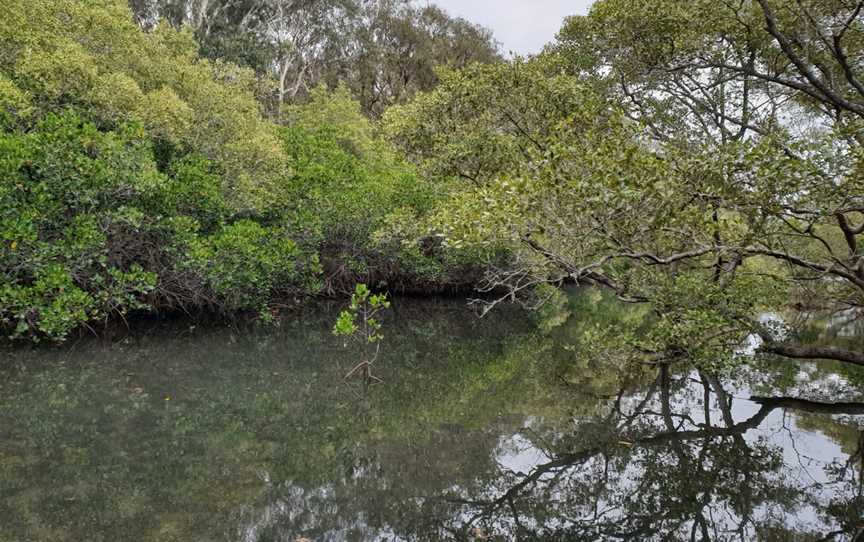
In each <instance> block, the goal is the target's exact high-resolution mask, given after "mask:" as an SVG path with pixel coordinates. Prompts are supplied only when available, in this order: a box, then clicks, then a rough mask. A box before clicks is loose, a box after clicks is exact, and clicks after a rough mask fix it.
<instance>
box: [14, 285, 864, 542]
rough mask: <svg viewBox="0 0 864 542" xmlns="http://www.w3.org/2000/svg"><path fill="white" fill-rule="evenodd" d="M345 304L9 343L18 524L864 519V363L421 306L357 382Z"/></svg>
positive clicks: (325, 530) (513, 527)
mask: <svg viewBox="0 0 864 542" xmlns="http://www.w3.org/2000/svg"><path fill="white" fill-rule="evenodd" d="M577 313H578V312H577ZM334 316H335V313H334V312H333V311H328V310H325V309H321V310H317V311H312V312H308V313H305V314H303V315H301V316H300V317H297V318H296V319H293V320H292V321H290V322H285V323H283V324H282V326H281V327H280V328H278V329H235V328H229V327H222V328H214V327H197V328H190V327H189V326H188V325H180V324H177V323H171V324H164V325H155V324H154V325H152V326H150V328H149V329H144V330H141V331H136V333H135V334H134V335H130V336H128V337H125V338H115V339H86V340H81V341H79V342H77V343H75V344H70V345H66V346H64V347H62V348H39V349H25V350H21V349H16V350H9V349H7V350H5V351H2V355H3V356H4V359H3V362H2V366H0V541H2V542H7V541H8V542H11V541H16V542H17V541H31V540H32V541H67V540H69V541H71V540H74V541H79V540H80V541H93V542H96V541H112V542H113V541H127V540H129V541H138V540H141V541H173V540H176V541H184V542H187V541H223V540H224V541H248V542H253V541H261V542H263V541H296V540H304V539H308V540H314V541H331V540H332V541H337V540H358V541H359V540H622V539H624V540H776V541H785V540H802V541H804V540H806V541H816V540H851V539H852V537H853V536H854V534H855V532H856V531H857V530H858V529H859V527H860V526H861V519H862V516H861V511H862V510H864V487H862V483H861V473H862V457H864V450H862V447H864V436H862V435H864V403H861V402H859V401H864V373H861V372H855V371H850V370H847V369H842V368H838V367H835V366H831V365H822V364H820V365H816V364H796V365H792V364H785V365H779V366H778V367H777V368H776V369H772V370H770V371H768V372H767V373H765V372H762V373H756V372H755V371H752V374H751V371H746V370H742V371H737V372H736V373H735V374H734V375H727V376H725V377H723V378H714V377H712V376H710V375H707V374H700V373H699V372H696V371H682V370H675V369H674V368H673V369H672V370H669V371H663V370H660V369H657V368H647V367H646V368H641V369H635V370H634V369H632V368H629V367H627V366H625V364H622V363H617V362H616V360H614V359H584V358H583V357H580V356H578V355H576V354H574V353H573V352H572V351H570V350H568V349H567V348H565V347H564V345H566V344H567V343H568V340H567V339H572V338H573V337H574V336H576V335H578V331H579V329H580V326H581V325H582V321H583V319H584V316H581V317H572V318H571V319H570V320H569V321H567V322H566V323H565V324H564V325H563V326H562V327H560V328H558V329H556V330H555V331H553V332H547V333H544V332H541V331H540V330H538V328H537V326H536V325H535V323H534V322H533V321H532V320H531V319H530V318H529V317H527V316H526V315H525V314H523V313H522V312H520V311H518V310H515V309H513V310H503V311H498V312H495V313H493V314H491V315H490V316H488V317H487V318H486V319H483V320H478V319H477V318H476V317H475V316H474V315H473V313H472V312H470V311H469V310H468V309H467V308H466V307H465V305H464V303H463V302H459V301H452V302H451V301H438V302H428V301H417V300H403V301H398V300H397V302H396V303H395V304H394V310H393V314H392V315H391V318H389V319H388V320H387V321H386V322H385V332H386V339H385V341H384V344H383V346H382V356H381V359H380V361H379V362H378V364H377V368H376V374H377V375H378V376H379V377H381V378H382V379H383V380H384V383H383V384H380V385H375V386H372V387H366V386H364V385H363V384H362V383H361V382H359V381H357V380H351V381H345V380H344V379H343V376H344V375H345V374H346V373H347V372H348V371H349V370H350V369H351V367H352V365H353V362H354V361H356V359H355V357H354V355H353V354H351V353H350V351H348V350H346V349H345V348H343V346H342V344H341V342H340V341H339V340H338V339H336V338H334V337H333V336H332V335H331V334H330V328H331V325H332V321H333V317H334ZM755 395H758V396H761V397H764V398H767V399H760V400H752V396H755ZM784 397H796V398H805V399H808V400H809V401H810V402H804V401H792V400H787V399H784ZM838 403H839V404H838Z"/></svg>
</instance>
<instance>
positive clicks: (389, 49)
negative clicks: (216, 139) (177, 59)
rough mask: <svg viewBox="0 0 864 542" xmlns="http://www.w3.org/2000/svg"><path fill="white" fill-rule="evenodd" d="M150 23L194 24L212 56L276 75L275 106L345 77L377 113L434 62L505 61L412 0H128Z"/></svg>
mask: <svg viewBox="0 0 864 542" xmlns="http://www.w3.org/2000/svg"><path fill="white" fill-rule="evenodd" d="M130 5H131V6H132V7H133V9H134V11H135V13H136V17H137V19H138V21H139V23H140V24H142V25H143V26H145V27H149V26H153V25H155V24H156V22H157V21H158V20H159V19H165V20H167V21H168V22H170V23H171V24H172V25H174V26H183V25H189V26H191V27H192V28H193V29H194V30H195V35H196V38H197V40H198V42H199V43H200V44H201V52H202V54H204V55H205V56H207V57H210V58H218V59H224V60H229V61H233V62H237V63H239V64H242V65H246V66H250V67H252V68H254V69H255V70H256V71H257V72H258V73H259V74H269V75H271V76H272V77H273V78H274V79H275V80H276V91H275V96H274V98H275V99H274V101H275V105H276V106H277V107H278V106H281V105H282V104H284V103H291V102H295V101H297V100H302V99H305V98H306V97H307V96H308V95H309V92H310V90H311V89H312V88H314V87H315V86H316V85H319V84H322V83H323V84H327V85H328V86H330V87H331V88H335V87H336V86H337V85H338V84H339V83H345V84H347V85H348V86H349V88H350V89H351V90H352V91H353V92H354V94H355V96H356V97H357V98H358V99H359V100H360V102H361V104H362V106H363V110H364V111H365V112H366V113H367V114H369V115H372V116H377V115H380V114H381V113H382V112H383V110H384V109H386V107H387V106H389V105H391V104H393V103H401V102H404V101H405V100H407V99H408V98H409V97H411V96H413V95H414V93H416V92H417V91H422V90H429V89H431V88H432V87H433V86H434V85H435V84H436V83H437V81H438V78H437V75H436V71H435V70H436V68H437V67H438V66H442V65H444V66H450V67H454V68H461V67H464V66H466V65H468V64H470V63H472V62H495V61H497V60H499V59H500V57H499V54H498V49H497V43H496V42H495V41H494V39H493V37H492V34H491V32H490V31H489V30H487V29H485V28H482V27H479V26H477V25H474V24H472V23H470V22H468V21H466V20H464V19H459V18H454V17H451V16H450V15H448V14H447V13H446V12H445V11H443V10H441V9H440V8H438V7H435V6H425V7H417V6H414V5H413V4H412V3H411V2H408V1H406V0H130Z"/></svg>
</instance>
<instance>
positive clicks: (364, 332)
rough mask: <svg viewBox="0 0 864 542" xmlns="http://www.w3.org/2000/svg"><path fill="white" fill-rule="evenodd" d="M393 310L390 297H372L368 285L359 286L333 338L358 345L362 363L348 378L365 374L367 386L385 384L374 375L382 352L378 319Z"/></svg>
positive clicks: (341, 317) (341, 315) (343, 313)
mask: <svg viewBox="0 0 864 542" xmlns="http://www.w3.org/2000/svg"><path fill="white" fill-rule="evenodd" d="M389 308H390V301H389V300H388V299H387V294H373V293H372V292H371V291H369V288H368V287H367V286H366V285H365V284H362V283H361V284H358V285H357V286H356V287H355V288H354V294H353V295H352V296H351V305H349V307H348V308H347V309H345V310H343V311H342V312H341V313H340V314H339V317H338V318H337V319H336V324H335V325H334V326H333V334H334V335H336V336H339V337H345V339H346V340H345V345H346V346H347V345H348V343H349V342H355V343H359V349H360V355H361V356H362V359H361V360H360V362H359V363H358V364H357V365H355V366H354V368H353V369H351V370H350V371H349V372H348V374H346V375H345V378H346V379H348V378H351V377H352V376H355V375H357V374H362V375H363V378H364V380H365V381H366V383H367V384H368V383H370V382H373V383H374V382H383V380H381V379H380V378H378V377H377V376H375V375H373V374H372V368H373V366H374V364H375V361H376V360H377V359H378V354H379V352H380V349H381V340H382V339H383V338H384V335H382V334H381V321H380V320H379V319H378V318H377V316H378V315H379V314H380V313H381V311H383V310H385V309H389Z"/></svg>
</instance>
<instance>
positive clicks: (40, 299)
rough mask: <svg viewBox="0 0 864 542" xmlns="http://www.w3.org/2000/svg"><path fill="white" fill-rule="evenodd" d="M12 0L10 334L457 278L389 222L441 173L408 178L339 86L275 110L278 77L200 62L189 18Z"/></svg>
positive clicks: (2, 111)
mask: <svg viewBox="0 0 864 542" xmlns="http://www.w3.org/2000/svg"><path fill="white" fill-rule="evenodd" d="M6 7H7V11H8V16H4V17H3V20H2V21H0V50H2V52H0V125H2V135H0V149H2V151H0V169H2V172H0V241H2V242H0V275H2V276H0V323H2V326H3V327H4V328H5V329H6V331H7V333H6V334H7V335H9V336H11V337H13V338H16V337H33V338H40V337H48V338H51V339H62V338H64V337H65V336H66V335H67V334H68V333H69V332H70V331H72V330H74V329H76V328H79V327H81V326H87V325H88V324H91V323H92V322H94V321H98V320H101V319H106V318H109V317H112V316H116V315H120V316H122V315H124V314H126V313H127V312H128V311H134V310H150V311H170V310H184V311H192V310H197V309H207V310H217V311H222V312H226V313H236V312H249V311H251V312H258V313H260V314H261V316H262V317H263V318H271V317H272V314H273V312H274V311H276V310H278V309H279V307H281V306H284V305H285V304H286V303H288V304H290V303H293V300H294V299H296V298H297V297H301V296H307V295H310V294H316V293H319V292H322V291H324V292H333V291H335V290H339V289H344V288H347V287H353V283H354V279H355V277H358V276H362V277H365V278H366V279H374V281H375V282H374V285H376V286H381V285H384V284H387V281H388V280H393V279H397V280H398V283H395V282H394V283H391V284H388V286H390V287H391V288H394V289H398V288H412V287H418V286H420V285H422V286H423V287H424V288H436V287H444V286H446V285H449V284H454V283H455V282H457V281H463V280H464V279H463V278H462V277H463V276H465V274H466V271H465V269H462V264H461V263H460V262H459V261H458V259H456V258H449V259H448V258H447V257H444V256H442V255H439V254H434V253H433V251H426V254H425V255H424V253H423V252H421V251H420V249H419V248H416V245H410V244H403V243H402V242H401V241H402V239H400V238H399V237H398V236H394V235H384V234H383V233H381V231H382V229H383V226H384V225H385V224H387V223H390V222H393V223H400V222H404V223H412V222H414V221H415V218H416V217H417V216H419V215H422V214H423V213H425V212H426V211H427V210H428V209H429V208H430V206H431V205H432V202H433V200H434V199H435V198H437V197H439V195H438V194H439V192H440V191H441V190H443V189H444V187H443V185H442V184H441V183H420V182H418V179H417V176H416V173H415V171H414V169H413V167H412V166H410V165H409V164H408V163H407V162H405V160H404V159H402V158H400V156H399V155H398V154H396V153H395V152H394V151H393V150H392V149H391V147H390V145H389V144H388V143H386V142H384V141H383V140H382V139H381V138H380V137H379V136H378V135H377V134H376V129H375V126H374V125H373V124H372V122H371V121H369V120H368V119H367V118H366V117H365V116H363V115H362V114H361V106H360V104H359V103H358V102H357V101H356V100H355V99H354V98H353V97H352V95H351V93H350V91H349V90H348V89H347V87H343V86H337V87H333V88H332V89H330V90H327V89H325V88H324V87H319V88H317V89H313V90H311V91H310V92H309V93H308V95H307V96H305V97H304V99H303V100H302V102H299V101H298V102H296V103H293V104H284V105H283V106H282V107H280V108H279V110H278V115H276V116H275V117H268V116H267V115H265V111H266V110H267V107H270V106H272V104H270V103H269V101H268V100H269V96H270V93H271V92H272V84H271V80H269V79H267V78H264V77H260V76H259V75H256V74H255V73H254V72H253V71H252V70H250V69H248V68H243V67H238V66H237V65H235V64H230V63H226V62H223V61H222V60H220V59H215V60H209V59H206V58H203V57H201V56H200V54H199V45H198V43H196V41H195V39H194V36H193V33H192V30H191V29H190V28H188V27H183V28H180V29H174V28H172V27H170V26H168V25H165V24H160V25H157V26H156V27H154V28H152V29H151V30H149V31H144V30H142V29H141V28H139V26H138V25H136V23H135V21H134V19H133V16H132V13H131V12H130V10H129V9H128V7H127V6H126V5H125V4H124V3H123V2H121V1H120V0H117V1H110V0H105V1H81V0H68V1H67V0H64V1H60V2H57V1H54V0H40V1H37V2H30V1H27V2H24V1H23V0H21V1H18V0H15V1H13V2H12V3H11V4H9V5H7V6H6ZM400 13H401V12H400ZM441 16H442V17H443V15H441ZM454 24H456V23H454ZM458 24H463V25H464V24H466V23H458ZM478 32H480V31H479V30H478ZM489 47H492V45H491V44H489ZM278 119H282V121H281V122H277V120H278Z"/></svg>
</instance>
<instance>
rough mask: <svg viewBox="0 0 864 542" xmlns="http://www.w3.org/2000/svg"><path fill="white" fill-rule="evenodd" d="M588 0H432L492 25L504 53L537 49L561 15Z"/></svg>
mask: <svg viewBox="0 0 864 542" xmlns="http://www.w3.org/2000/svg"><path fill="white" fill-rule="evenodd" d="M591 2H592V0H434V1H432V2H431V3H433V4H437V5H439V6H441V7H442V8H444V9H446V10H447V11H448V12H449V13H450V14H451V15H456V16H459V17H462V18H464V19H468V20H469V21H472V22H475V23H479V24H481V25H483V26H485V27H487V28H490V29H492V31H493V32H494V33H495V38H496V39H497V40H498V41H499V42H501V49H502V51H503V52H504V53H509V52H511V51H512V52H514V53H517V54H521V55H526V54H534V53H539V52H540V50H541V49H542V48H543V46H544V45H546V44H547V43H549V42H550V41H552V39H553V38H554V37H555V34H557V33H558V30H559V29H560V28H561V23H562V21H563V20H564V17H567V16H568V15H584V14H585V13H587V11H588V6H590V5H591Z"/></svg>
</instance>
